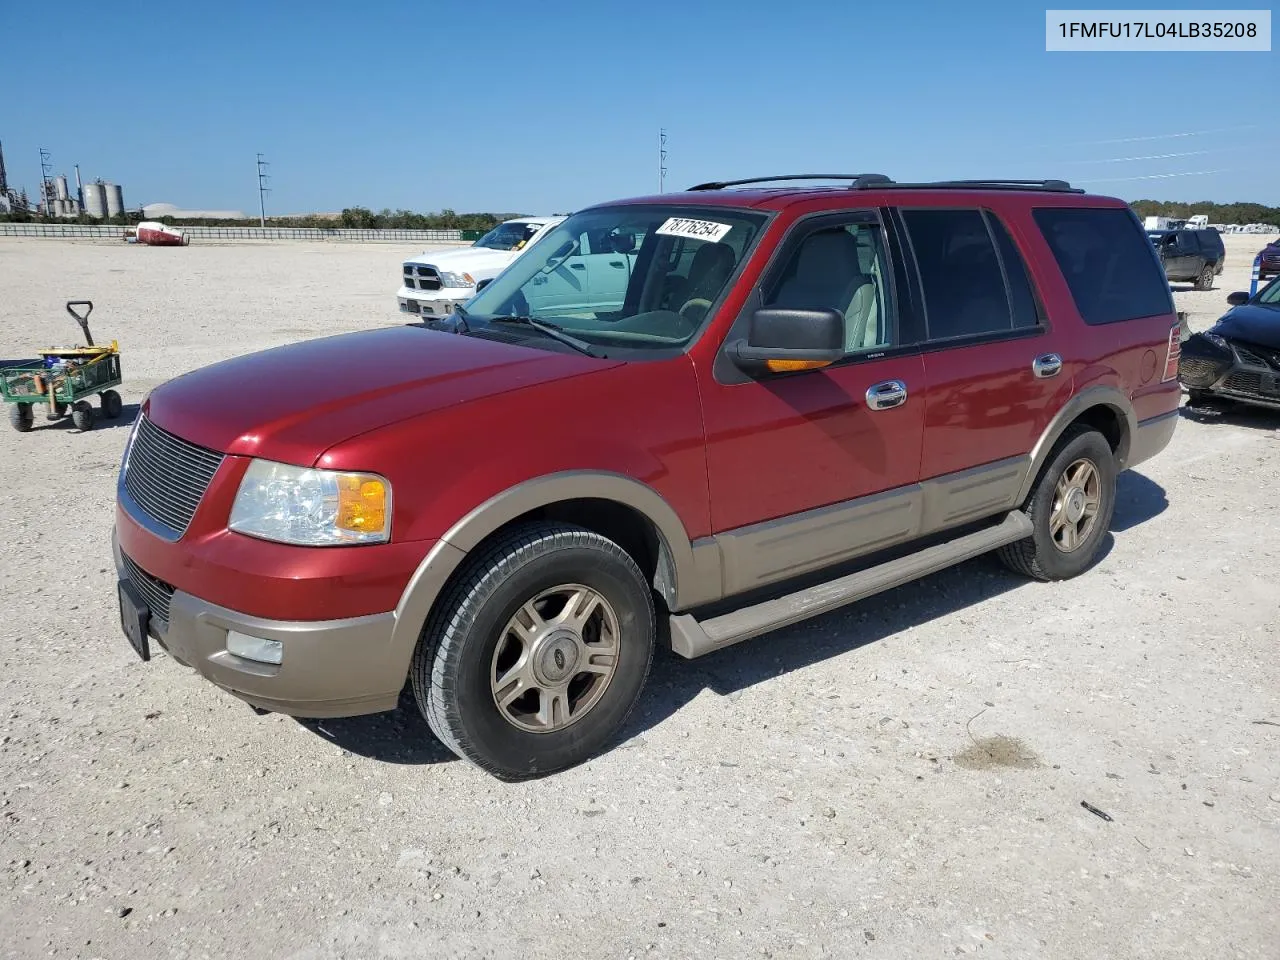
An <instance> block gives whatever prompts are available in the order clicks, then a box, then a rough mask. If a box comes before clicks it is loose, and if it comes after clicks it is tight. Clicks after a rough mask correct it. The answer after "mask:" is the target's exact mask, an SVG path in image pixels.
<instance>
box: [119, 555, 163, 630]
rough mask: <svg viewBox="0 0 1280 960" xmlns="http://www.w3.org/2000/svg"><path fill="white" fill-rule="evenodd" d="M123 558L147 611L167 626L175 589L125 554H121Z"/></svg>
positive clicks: (130, 578) (131, 580)
mask: <svg viewBox="0 0 1280 960" xmlns="http://www.w3.org/2000/svg"><path fill="white" fill-rule="evenodd" d="M121 556H122V557H124V566H125V569H126V570H127V571H128V573H129V582H130V583H132V584H133V586H134V588H135V589H137V591H138V593H139V594H140V595H141V596H142V599H143V601H144V602H145V603H146V605H147V609H148V610H150V611H151V616H153V617H155V618H156V619H157V620H163V621H164V622H165V623H166V624H167V623H168V622H169V601H170V600H172V599H173V587H171V586H170V585H169V584H167V583H165V582H164V581H163V580H161V579H159V578H158V577H153V576H152V575H151V574H149V573H147V571H145V570H143V569H142V568H141V567H140V566H138V565H137V564H136V563H134V562H133V561H132V560H131V559H130V558H129V557H127V556H125V555H124V554H121Z"/></svg>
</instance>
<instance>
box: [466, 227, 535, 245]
mask: <svg viewBox="0 0 1280 960" xmlns="http://www.w3.org/2000/svg"><path fill="white" fill-rule="evenodd" d="M541 226H542V225H541V224H537V223H500V224H498V225H497V226H496V227H494V228H493V229H492V230H490V231H489V232H488V233H486V234H485V235H484V236H483V237H481V238H480V239H479V240H477V241H476V242H475V243H473V244H472V246H473V247H487V248H488V249H490V250H519V249H520V248H521V247H523V246H524V245H525V244H526V243H528V242H529V239H530V238H531V237H532V236H533V235H534V234H535V233H537V232H538V230H540V229H541Z"/></svg>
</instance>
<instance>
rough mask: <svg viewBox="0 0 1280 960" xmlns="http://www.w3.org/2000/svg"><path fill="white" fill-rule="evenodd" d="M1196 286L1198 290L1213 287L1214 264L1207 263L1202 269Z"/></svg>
mask: <svg viewBox="0 0 1280 960" xmlns="http://www.w3.org/2000/svg"><path fill="white" fill-rule="evenodd" d="M1195 287H1196V289H1197V290H1212V289H1213V264H1211V263H1206V264H1205V265H1204V269H1203V270H1201V271H1200V275H1199V276H1198V277H1196V283H1195Z"/></svg>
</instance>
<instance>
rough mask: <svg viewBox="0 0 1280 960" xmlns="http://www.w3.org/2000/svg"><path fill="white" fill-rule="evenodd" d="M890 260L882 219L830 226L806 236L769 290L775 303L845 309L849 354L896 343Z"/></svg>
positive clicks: (768, 303)
mask: <svg viewBox="0 0 1280 960" xmlns="http://www.w3.org/2000/svg"><path fill="white" fill-rule="evenodd" d="M890 270H891V267H890V264H889V258H888V254H887V253H886V250H885V242H884V234H883V231H882V230H881V228H880V225H879V224H878V223H867V222H858V223H850V224H846V225H844V226H824V227H819V228H818V229H816V230H814V231H812V232H811V233H809V234H808V235H806V236H805V237H804V238H803V239H802V240H801V241H800V243H799V244H798V245H797V246H796V247H795V250H794V251H793V252H792V253H791V254H790V255H789V256H788V258H787V260H786V262H785V263H784V264H783V266H782V269H781V270H780V271H779V272H778V273H777V274H776V276H775V277H774V279H773V280H772V281H771V282H770V284H769V286H768V288H767V289H766V291H765V296H764V303H765V305H766V306H770V307H791V308H794V309H799V310H839V311H840V312H841V313H842V314H843V315H844V330H845V353H846V354H849V355H852V354H858V353H863V352H866V351H873V350H877V349H883V348H885V347H887V346H890V345H891V344H892V343H893V332H894V324H893V312H892V299H891V297H890V290H891V288H890V280H889V274H890Z"/></svg>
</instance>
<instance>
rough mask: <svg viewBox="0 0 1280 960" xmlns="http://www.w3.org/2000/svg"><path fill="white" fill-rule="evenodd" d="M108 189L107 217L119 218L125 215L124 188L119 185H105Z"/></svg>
mask: <svg viewBox="0 0 1280 960" xmlns="http://www.w3.org/2000/svg"><path fill="white" fill-rule="evenodd" d="M103 186H104V187H106V188H107V216H108V217H119V216H121V215H123V214H124V187H122V186H120V184H118V183H104V184H103Z"/></svg>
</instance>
